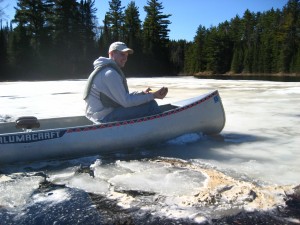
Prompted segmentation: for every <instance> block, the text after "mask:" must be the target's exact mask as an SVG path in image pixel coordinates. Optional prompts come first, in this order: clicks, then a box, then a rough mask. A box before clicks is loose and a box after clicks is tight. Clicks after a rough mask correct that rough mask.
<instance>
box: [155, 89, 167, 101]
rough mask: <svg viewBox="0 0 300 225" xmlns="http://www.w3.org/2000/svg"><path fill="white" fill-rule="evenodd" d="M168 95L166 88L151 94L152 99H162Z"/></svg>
mask: <svg viewBox="0 0 300 225" xmlns="http://www.w3.org/2000/svg"><path fill="white" fill-rule="evenodd" d="M167 94H168V88H166V87H162V88H161V89H159V90H158V91H155V92H153V95H154V98H158V99H163V98H164V97H166V95H167Z"/></svg>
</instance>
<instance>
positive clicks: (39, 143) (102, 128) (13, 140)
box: [0, 90, 225, 165]
mask: <svg viewBox="0 0 300 225" xmlns="http://www.w3.org/2000/svg"><path fill="white" fill-rule="evenodd" d="M160 107H161V109H162V113H160V114H157V115H154V116H148V117H144V118H137V119H131V120H126V121H116V122H111V123H102V124H93V123H92V122H91V121H89V120H88V119H87V118H86V117H85V116H75V117H61V118H49V119H40V120H38V119H36V118H35V117H23V118H20V119H19V120H17V121H16V122H8V123H0V165H5V164H12V163H19V162H33V161H44V160H53V159H68V158H76V157H82V156H88V155H97V154H100V153H107V152H108V153H109V152H115V151H117V150H118V151H119V150H122V149H128V148H132V147H139V146H145V145H149V144H154V143H159V142H163V141H167V140H170V139H173V138H176V137H178V136H181V135H183V134H187V133H195V132H197V133H198V132H200V133H203V134H204V135H213V134H218V133H220V132H221V131H222V129H223V128H224V125H225V112H224V108H223V105H222V101H221V98H220V95H219V92H218V91H217V90H215V91H212V92H209V93H206V94H203V95H200V96H198V97H195V98H191V99H187V100H184V101H180V102H175V103H171V104H166V105H161V106H160ZM20 129H21V130H20Z"/></svg>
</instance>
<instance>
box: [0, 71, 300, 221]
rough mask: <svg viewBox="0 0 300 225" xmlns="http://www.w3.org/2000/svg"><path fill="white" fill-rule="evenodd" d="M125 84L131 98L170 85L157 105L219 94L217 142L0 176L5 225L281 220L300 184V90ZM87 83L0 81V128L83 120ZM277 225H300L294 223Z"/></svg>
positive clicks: (151, 81) (183, 141)
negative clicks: (247, 216) (22, 120)
mask: <svg viewBox="0 0 300 225" xmlns="http://www.w3.org/2000/svg"><path fill="white" fill-rule="evenodd" d="M128 83H129V87H130V90H144V89H145V88H146V87H148V86H150V87H151V88H152V89H158V88H160V87H161V86H166V87H169V94H168V96H167V98H166V99H164V100H159V104H163V103H167V102H173V101H177V100H183V99H185V98H189V97H195V96H197V95H200V94H203V93H206V92H208V91H211V90H215V89H217V90H219V92H220V95H221V98H222V101H223V105H224V108H225V112H226V125H225V128H224V130H223V131H222V133H221V134H220V135H219V136H214V137H209V136H203V135H201V134H186V135H183V136H181V137H178V138H176V139H173V140H170V141H168V142H166V143H158V144H157V145H153V146H146V147H144V148H138V149H129V150H124V149H120V151H119V152H117V153H115V154H106V155H98V156H91V157H85V158H80V159H74V160H66V161H51V162H40V163H33V164H26V165H18V166H7V167H3V168H0V193H1V195H0V220H1V221H2V222H1V223H3V224H66V223H68V224H118V223H119V224H125V223H127V224H179V223H182V224H187V223H195V224H197V223H216V221H223V220H222V218H225V217H226V216H236V215H241V213H243V212H247V213H251V212H268V215H269V214H270V213H271V214H272V213H274V215H277V214H278V208H281V207H285V205H286V198H287V195H288V194H289V193H293V191H294V189H293V188H294V187H295V186H297V185H298V184H300V167H299V161H300V150H299V146H300V138H299V137H300V120H299V119H300V104H299V102H300V86H299V83H297V82H288V83H285V82H269V81H247V80H243V81H241V80H206V79H205V80H202V79H195V78H192V77H176V78H175V77H174V78H130V79H128ZM84 84H85V80H65V81H48V82H7V83H6V82H2V83H0V103H1V109H0V122H5V121H14V120H15V119H16V118H17V117H19V116H29V115H33V116H36V117H38V118H47V117H62V116H76V115H82V114H83V112H84V104H83V101H82V100H81V95H82V90H83V87H84ZM274 210H275V211H274ZM276 213H277V214H276ZM240 217H241V216H240ZM275 217H276V216H275ZM277 217H278V216H277ZM277 217H276V218H277ZM280 219H282V221H283V223H291V224H299V223H300V218H299V217H297V216H293V215H292V216H291V215H288V216H284V217H282V218H280ZM220 223H221V222H220ZM232 224H234V223H232Z"/></svg>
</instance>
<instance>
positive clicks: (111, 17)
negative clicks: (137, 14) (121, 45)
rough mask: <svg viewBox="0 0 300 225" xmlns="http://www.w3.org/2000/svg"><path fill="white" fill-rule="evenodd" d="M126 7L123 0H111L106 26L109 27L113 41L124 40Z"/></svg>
mask: <svg viewBox="0 0 300 225" xmlns="http://www.w3.org/2000/svg"><path fill="white" fill-rule="evenodd" d="M124 8H125V7H122V6H121V0H111V1H110V2H109V12H107V13H106V17H105V19H106V21H107V24H106V26H107V27H108V28H109V32H110V37H111V40H110V41H111V42H115V41H123V40H124V22H125V21H124Z"/></svg>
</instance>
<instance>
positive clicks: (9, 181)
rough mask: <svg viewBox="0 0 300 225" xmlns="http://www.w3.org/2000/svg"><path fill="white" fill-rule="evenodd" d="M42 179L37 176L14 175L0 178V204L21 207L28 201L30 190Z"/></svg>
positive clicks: (36, 186)
mask: <svg viewBox="0 0 300 225" xmlns="http://www.w3.org/2000/svg"><path fill="white" fill-rule="evenodd" d="M42 180H43V178H42V177H39V176H30V177H29V176H28V177H27V176H25V177H24V176H21V175H19V176H16V177H15V176H14V177H10V178H8V177H6V179H1V180H0V193H1V194H0V206H2V207H9V208H15V207H21V206H23V205H25V204H26V203H27V202H28V199H29V198H30V196H31V195H32V192H33V191H34V190H35V189H36V188H38V186H39V183H40V182H41V181H42Z"/></svg>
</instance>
